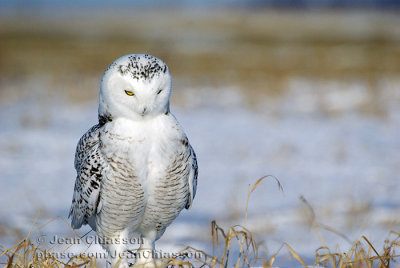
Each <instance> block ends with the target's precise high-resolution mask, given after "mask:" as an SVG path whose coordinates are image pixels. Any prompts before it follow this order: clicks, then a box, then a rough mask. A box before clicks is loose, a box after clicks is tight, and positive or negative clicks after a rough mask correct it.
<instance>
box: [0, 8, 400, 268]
mask: <svg viewBox="0 0 400 268" xmlns="http://www.w3.org/2000/svg"><path fill="white" fill-rule="evenodd" d="M399 11H400V2H399V1H395V0H393V1H390V0H384V1H378V0H369V1H359V0H324V1H316V0H285V1H276V0H269V1H268V0H253V1H252V0H248V1H237V0H232V1H228V0H224V1H219V2H218V4H216V3H214V1H208V0H207V1H184V0H168V1H162V2H161V1H135V2H133V1H126V0H118V1H114V2H112V3H111V2H109V1H92V0H90V1H50V0H40V1H39V0H35V1H25V0H19V1H6V0H0V183H1V187H0V203H1V208H0V242H1V243H0V244H2V245H6V246H7V245H12V244H14V243H15V242H17V240H18V239H20V238H23V237H25V236H26V235H27V233H28V232H29V230H30V229H31V227H32V225H33V224H34V219H35V217H37V216H38V215H39V216H38V222H37V223H36V224H35V226H36V227H38V226H40V224H41V223H44V222H46V221H47V220H48V219H53V218H55V217H56V216H62V217H67V214H68V211H69V206H70V202H71V199H72V192H73V186H74V181H75V176H76V175H75V170H74V169H73V160H74V152H75V146H76V143H77V141H78V140H79V138H80V137H81V135H82V134H83V133H84V132H86V130H87V129H89V128H90V127H91V126H92V125H94V124H96V121H97V97H98V90H99V83H100V79H101V76H102V74H103V72H104V70H105V69H106V67H107V66H108V65H109V64H110V63H111V62H112V61H114V60H115V59H117V58H118V57H120V56H122V55H124V54H128V53H149V54H152V55H154V56H156V57H159V58H161V59H162V60H164V61H165V62H166V63H167V64H168V66H169V68H170V70H171V74H172V76H173V79H174V92H173V96H172V104H171V110H172V112H173V113H174V114H175V115H176V116H177V118H178V120H179V121H180V122H181V124H182V125H183V127H184V128H185V130H186V133H187V134H188V137H189V139H190V142H191V144H192V145H193V147H194V148H195V150H196V152H197V156H198V161H199V168H200V170H199V185H198V193H197V196H196V200H195V202H194V206H193V208H192V209H191V210H190V211H184V212H182V213H181V215H180V217H179V218H178V219H177V220H176V221H175V222H174V223H173V224H172V225H171V226H170V227H169V228H168V229H167V231H166V233H165V235H164V236H163V237H162V238H161V239H160V241H159V242H158V244H157V245H158V248H160V249H162V250H164V251H168V250H172V251H173V250H175V251H176V250H177V249H181V248H183V247H184V246H187V245H190V246H193V247H197V248H199V249H203V250H205V251H208V252H211V243H210V237H209V235H208V234H209V230H210V221H211V220H213V219H215V220H217V222H218V223H219V224H220V225H222V226H223V227H229V226H230V225H232V224H243V219H244V210H245V204H246V196H247V190H248V188H247V187H248V185H249V184H253V183H254V182H255V181H256V180H257V179H258V178H260V177H262V176H264V175H272V176H275V177H276V178H277V179H278V180H279V181H280V182H281V184H282V186H283V188H284V191H283V192H281V191H279V190H278V187H277V186H276V184H275V182H274V181H273V180H271V179H267V180H265V181H263V182H262V183H261V184H260V186H259V187H258V188H257V190H256V191H255V192H254V193H253V194H252V195H251V197H250V202H249V221H248V226H249V229H250V230H251V231H252V232H253V233H254V235H255V236H256V238H257V240H258V241H259V242H262V246H261V247H260V251H261V252H262V254H263V255H265V256H271V255H272V254H273V253H274V252H275V251H276V250H277V249H278V248H279V247H280V245H281V244H282V242H287V243H289V244H290V245H291V246H292V247H293V248H294V249H295V250H296V251H297V252H298V253H299V254H300V255H301V256H302V257H303V258H305V259H306V260H308V261H309V263H310V264H312V263H313V259H312V258H313V255H314V250H315V249H317V248H318V247H320V246H321V245H322V244H323V243H326V244H327V245H328V246H329V247H330V248H332V249H334V250H347V249H348V248H349V247H350V246H351V245H352V242H353V241H355V240H357V239H359V238H360V237H361V235H366V236H367V237H368V238H369V239H370V241H371V242H373V243H374V245H376V247H378V248H379V247H380V246H379V245H383V243H384V240H385V238H386V237H387V235H388V233H389V231H390V230H395V231H399V230H400V194H399V193H400V178H399V167H400V106H399V103H400V77H399V70H400V12H399ZM300 197H304V198H305V200H306V201H304V199H301V198H300ZM302 200H303V201H302ZM309 205H310V206H311V207H312V208H313V211H312V210H310V207H309ZM39 212H40V214H38V213H39ZM316 222H317V223H321V224H324V225H326V226H329V227H330V228H332V229H333V230H335V232H337V233H341V234H342V235H338V234H337V233H336V234H335V233H333V232H329V231H327V230H325V229H323V230H322V231H321V233H322V236H323V239H324V241H321V240H320V239H319V237H318V235H317V232H316V231H315V228H313V226H315V223H316ZM85 231H88V229H83V230H81V231H80V233H81V234H84V233H85ZM41 232H42V233H43V234H45V235H49V234H57V235H59V236H73V232H72V231H71V230H70V229H69V228H68V226H67V225H66V224H65V223H64V222H63V221H62V220H56V221H55V222H53V223H51V224H49V225H47V226H46V227H45V228H44V229H42V230H41ZM344 237H345V238H344ZM71 250H76V251H78V252H79V251H80V250H86V247H83V249H81V248H79V246H78V247H77V248H75V249H71ZM88 250H92V251H96V250H100V249H99V248H98V246H97V247H96V246H92V247H90V248H89V249H88ZM286 255H287V253H286V252H284V253H282V254H281V256H280V260H279V261H278V264H279V263H280V264H281V265H282V266H284V265H285V264H287V263H288V260H287V258H286V257H285V256H286Z"/></svg>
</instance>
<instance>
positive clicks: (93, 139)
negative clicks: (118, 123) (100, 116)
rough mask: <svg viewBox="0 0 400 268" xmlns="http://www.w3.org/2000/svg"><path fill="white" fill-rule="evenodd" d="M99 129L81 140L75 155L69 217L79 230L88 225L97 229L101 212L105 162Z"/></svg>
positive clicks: (95, 128)
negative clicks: (100, 202)
mask: <svg viewBox="0 0 400 268" xmlns="http://www.w3.org/2000/svg"><path fill="white" fill-rule="evenodd" d="M99 129H100V126H99V125H96V126H94V127H92V128H91V129H89V130H88V131H87V132H86V133H85V134H84V135H83V136H82V138H81V139H80V140H79V142H78V145H77V148H76V153H75V169H76V172H77V177H76V181H75V188H74V194H73V198H72V205H71V209H70V212H69V216H68V217H71V216H72V219H71V226H72V227H73V228H74V229H78V228H80V227H81V226H82V224H88V223H89V225H90V226H91V227H92V228H93V229H95V226H94V224H91V223H93V221H92V220H93V219H94V217H95V216H96V213H97V211H98V210H99V208H98V206H99V200H100V198H99V197H100V190H101V180H102V174H103V170H104V167H105V164H106V163H105V161H104V159H103V157H102V155H101V152H100V150H99V145H100V140H99Z"/></svg>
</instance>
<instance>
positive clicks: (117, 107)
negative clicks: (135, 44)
mask: <svg viewBox="0 0 400 268" xmlns="http://www.w3.org/2000/svg"><path fill="white" fill-rule="evenodd" d="M171 88H172V79H171V75H170V73H169V70H168V67H167V65H166V64H165V63H164V62H163V61H162V60H160V59H158V58H156V57H154V56H151V55H148V54H128V55H125V56H122V57H121V58H119V59H117V60H116V61H114V62H113V63H111V64H110V66H109V67H108V68H107V70H106V71H105V73H104V75H103V78H102V80H101V85H100V97H99V117H108V118H109V117H111V118H118V117H125V118H129V119H133V120H143V119H147V118H151V117H154V116H157V115H160V114H163V113H167V112H168V111H169V98H170V96H171Z"/></svg>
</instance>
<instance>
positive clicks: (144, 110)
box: [141, 107, 147, 116]
mask: <svg viewBox="0 0 400 268" xmlns="http://www.w3.org/2000/svg"><path fill="white" fill-rule="evenodd" d="M146 111H147V107H144V108H143V111H142V113H141V115H142V116H144V114H145V113H146Z"/></svg>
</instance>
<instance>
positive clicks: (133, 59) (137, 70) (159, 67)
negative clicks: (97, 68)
mask: <svg viewBox="0 0 400 268" xmlns="http://www.w3.org/2000/svg"><path fill="white" fill-rule="evenodd" d="M128 59H129V62H128V64H127V65H122V64H121V65H118V66H117V65H113V66H112V67H116V70H117V71H118V72H119V73H120V74H121V75H131V76H132V78H133V79H137V80H139V79H143V80H152V79H153V78H154V77H155V76H160V74H161V73H166V72H167V70H168V67H167V65H166V64H165V63H164V62H162V61H161V60H159V59H157V58H156V57H153V56H151V55H149V54H144V55H138V56H136V55H134V56H129V57H128ZM143 59H144V61H145V63H143ZM110 68H111V66H110Z"/></svg>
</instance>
